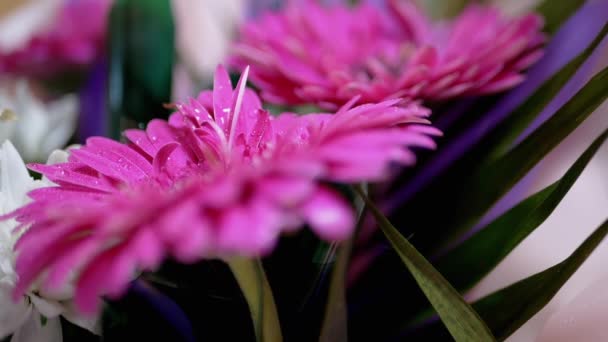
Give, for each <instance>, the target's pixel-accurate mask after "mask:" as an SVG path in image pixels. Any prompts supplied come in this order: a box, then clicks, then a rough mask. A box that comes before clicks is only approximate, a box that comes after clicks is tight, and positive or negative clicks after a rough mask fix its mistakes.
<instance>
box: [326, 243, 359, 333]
mask: <svg viewBox="0 0 608 342" xmlns="http://www.w3.org/2000/svg"><path fill="white" fill-rule="evenodd" d="M352 246H353V238H352V237H351V238H350V239H348V240H347V241H346V242H344V243H343V244H342V245H341V246H340V247H338V249H339V250H338V256H337V259H336V263H335V265H334V269H333V271H332V275H331V283H330V284H331V285H330V287H329V295H328V299H327V305H326V309H325V320H324V321H323V327H322V329H321V336H320V337H319V341H320V342H332V341H347V340H348V324H347V323H348V322H347V306H346V273H347V271H348V265H349V261H350V255H351V250H352Z"/></svg>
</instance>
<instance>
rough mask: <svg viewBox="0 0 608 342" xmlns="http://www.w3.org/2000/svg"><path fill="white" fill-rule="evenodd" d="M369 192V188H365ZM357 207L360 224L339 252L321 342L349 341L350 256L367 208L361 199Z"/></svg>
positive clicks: (358, 198)
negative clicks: (347, 288)
mask: <svg viewBox="0 0 608 342" xmlns="http://www.w3.org/2000/svg"><path fill="white" fill-rule="evenodd" d="M365 189H366V190H367V187H365ZM355 207H356V208H357V213H358V222H357V227H356V229H355V234H353V235H352V236H351V237H350V238H349V239H348V240H346V241H345V242H344V243H343V244H342V245H341V246H340V247H339V251H338V256H337V258H336V262H335V264H334V269H333V271H332V276H331V282H330V287H329V295H328V299H327V306H326V310H325V319H324V321H323V327H322V328H321V336H320V337H319V341H320V342H333V341H347V340H348V313H347V304H346V276H347V272H348V266H349V265H350V256H351V252H352V248H353V245H354V242H355V237H356V236H357V232H358V231H359V229H360V228H361V225H362V224H363V221H364V220H363V219H364V218H365V213H366V206H365V204H364V203H363V201H362V200H361V198H360V197H356V198H355Z"/></svg>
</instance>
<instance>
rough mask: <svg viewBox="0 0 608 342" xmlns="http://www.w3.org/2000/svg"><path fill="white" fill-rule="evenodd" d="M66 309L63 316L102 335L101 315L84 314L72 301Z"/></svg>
mask: <svg viewBox="0 0 608 342" xmlns="http://www.w3.org/2000/svg"><path fill="white" fill-rule="evenodd" d="M66 309H67V311H65V312H64V313H63V314H62V316H63V318H65V319H67V320H68V321H69V322H71V323H72V324H75V325H77V326H79V327H81V328H83V329H85V330H88V331H90V332H92V333H93V334H96V335H101V317H100V316H99V315H95V316H84V315H82V314H80V313H79V312H78V310H76V309H75V308H74V306H73V304H71V303H70V304H67V305H66Z"/></svg>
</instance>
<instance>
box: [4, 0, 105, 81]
mask: <svg viewBox="0 0 608 342" xmlns="http://www.w3.org/2000/svg"><path fill="white" fill-rule="evenodd" d="M63 2H64V4H63V5H62V8H61V9H60V12H59V13H58V15H57V18H55V19H54V21H53V22H52V24H51V26H50V27H48V28H46V29H45V30H43V31H41V32H39V33H38V34H35V35H34V36H33V37H31V38H30V40H29V41H27V43H25V45H24V46H22V47H20V48H17V49H16V50H11V51H8V52H4V51H0V72H2V73H11V74H18V75H26V76H31V75H34V76H49V75H53V74H55V73H57V72H62V71H65V70H66V69H68V68H74V67H76V68H78V67H83V66H86V65H88V64H90V63H91V62H93V61H94V60H95V58H97V57H99V55H100V51H101V49H102V48H103V45H104V40H105V30H106V21H107V14H108V11H109V9H110V6H111V4H112V0H77V1H74V0H65V1H63Z"/></svg>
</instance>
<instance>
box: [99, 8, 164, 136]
mask: <svg viewBox="0 0 608 342" xmlns="http://www.w3.org/2000/svg"><path fill="white" fill-rule="evenodd" d="M109 23H110V25H109V34H108V49H109V59H110V60H109V91H108V108H109V109H110V113H111V117H110V120H111V122H110V128H111V135H112V136H113V137H114V138H119V137H120V131H121V130H122V129H124V128H127V126H132V125H138V126H141V125H145V124H147V122H148V121H150V120H151V119H153V118H157V117H159V118H164V117H166V116H167V114H168V112H167V110H166V109H165V108H164V107H163V103H166V102H168V101H170V99H171V83H172V75H173V63H174V54H175V53H174V40H175V37H174V25H173V16H172V13H171V3H170V1H169V0H116V1H115V2H114V5H113V7H112V11H111V12H110V20H109ZM127 123H128V124H127Z"/></svg>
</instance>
